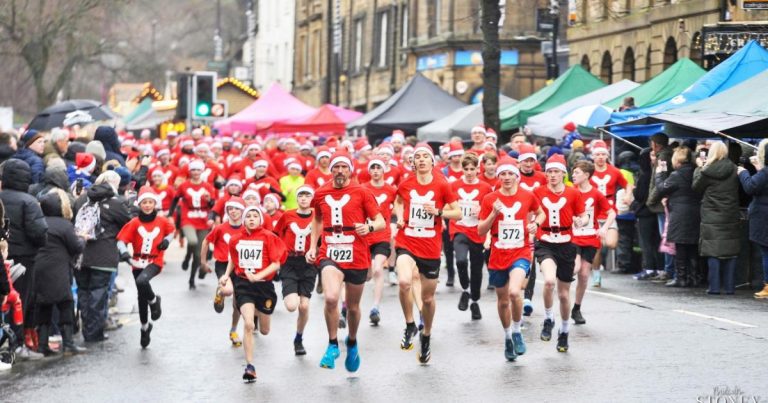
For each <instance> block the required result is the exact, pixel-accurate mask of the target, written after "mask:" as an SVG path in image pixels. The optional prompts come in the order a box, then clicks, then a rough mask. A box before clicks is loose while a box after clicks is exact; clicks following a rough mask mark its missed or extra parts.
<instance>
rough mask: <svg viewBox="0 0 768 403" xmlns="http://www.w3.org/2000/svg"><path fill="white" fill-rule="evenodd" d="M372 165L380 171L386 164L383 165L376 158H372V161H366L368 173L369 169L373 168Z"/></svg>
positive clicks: (382, 162)
mask: <svg viewBox="0 0 768 403" xmlns="http://www.w3.org/2000/svg"><path fill="white" fill-rule="evenodd" d="M374 165H378V166H380V167H381V168H382V169H383V168H384V167H385V166H386V164H384V161H382V160H380V159H378V158H374V159H372V160H370V161H368V170H369V171H370V170H371V167H373V166H374Z"/></svg>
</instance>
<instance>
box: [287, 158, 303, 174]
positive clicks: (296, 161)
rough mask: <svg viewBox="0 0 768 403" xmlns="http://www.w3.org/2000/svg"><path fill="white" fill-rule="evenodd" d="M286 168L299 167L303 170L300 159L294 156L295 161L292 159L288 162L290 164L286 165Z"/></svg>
mask: <svg viewBox="0 0 768 403" xmlns="http://www.w3.org/2000/svg"><path fill="white" fill-rule="evenodd" d="M285 168H286V169H298V170H299V171H301V168H302V167H301V164H299V161H298V160H296V159H295V158H294V159H293V161H290V162H288V164H286V165H285Z"/></svg>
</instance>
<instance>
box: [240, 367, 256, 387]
mask: <svg viewBox="0 0 768 403" xmlns="http://www.w3.org/2000/svg"><path fill="white" fill-rule="evenodd" d="M243 380H244V381H245V382H246V383H251V382H254V381H256V368H254V367H253V365H251V364H248V365H246V366H245V372H243Z"/></svg>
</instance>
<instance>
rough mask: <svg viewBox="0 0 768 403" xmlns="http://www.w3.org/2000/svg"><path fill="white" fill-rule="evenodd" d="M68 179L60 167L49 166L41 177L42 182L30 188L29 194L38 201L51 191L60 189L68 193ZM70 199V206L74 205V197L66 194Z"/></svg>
mask: <svg viewBox="0 0 768 403" xmlns="http://www.w3.org/2000/svg"><path fill="white" fill-rule="evenodd" d="M69 185H70V183H69V179H67V172H66V171H64V169H63V168H61V167H55V166H49V167H47V168H45V174H44V175H43V181H42V182H40V183H37V184H34V185H32V186H30V188H29V193H30V194H31V195H32V196H35V197H36V198H37V199H38V200H41V199H42V198H43V196H45V195H47V194H48V193H50V192H51V191H52V190H55V189H61V190H63V191H65V192H69V187H70V186H69ZM67 195H68V196H69V198H70V201H71V203H70V205H74V204H75V201H74V197H73V196H72V195H71V194H69V193H68V194H67Z"/></svg>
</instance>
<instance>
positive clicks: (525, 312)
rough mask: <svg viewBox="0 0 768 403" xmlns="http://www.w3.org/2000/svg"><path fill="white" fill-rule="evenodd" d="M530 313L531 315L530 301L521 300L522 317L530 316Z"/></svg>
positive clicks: (531, 304)
mask: <svg viewBox="0 0 768 403" xmlns="http://www.w3.org/2000/svg"><path fill="white" fill-rule="evenodd" d="M532 313H533V302H531V300H530V299H528V298H526V299H524V300H523V315H525V316H531V314H532Z"/></svg>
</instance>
